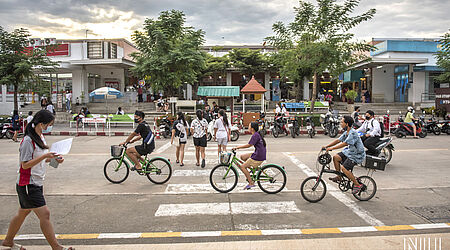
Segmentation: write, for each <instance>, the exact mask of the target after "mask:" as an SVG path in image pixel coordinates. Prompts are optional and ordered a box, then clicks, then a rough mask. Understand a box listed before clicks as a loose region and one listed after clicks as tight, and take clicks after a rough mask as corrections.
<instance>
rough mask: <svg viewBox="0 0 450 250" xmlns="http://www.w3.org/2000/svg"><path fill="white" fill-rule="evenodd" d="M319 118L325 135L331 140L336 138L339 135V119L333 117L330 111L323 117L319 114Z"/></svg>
mask: <svg viewBox="0 0 450 250" xmlns="http://www.w3.org/2000/svg"><path fill="white" fill-rule="evenodd" d="M320 118H321V120H322V122H321V126H322V128H323V130H324V132H325V135H327V134H328V135H329V136H330V137H331V138H334V137H336V136H337V135H338V133H339V117H338V116H335V115H333V114H332V113H331V111H328V112H327V113H326V114H325V115H324V114H321V115H320Z"/></svg>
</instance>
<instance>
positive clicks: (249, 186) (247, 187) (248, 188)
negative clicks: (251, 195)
mask: <svg viewBox="0 0 450 250" xmlns="http://www.w3.org/2000/svg"><path fill="white" fill-rule="evenodd" d="M254 187H255V184H253V185H250V184H248V185H247V186H245V187H244V190H250V189H251V188H254Z"/></svg>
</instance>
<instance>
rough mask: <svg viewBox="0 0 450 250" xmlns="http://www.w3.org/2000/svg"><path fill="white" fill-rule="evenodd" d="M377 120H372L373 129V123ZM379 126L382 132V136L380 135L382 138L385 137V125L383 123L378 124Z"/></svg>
mask: <svg viewBox="0 0 450 250" xmlns="http://www.w3.org/2000/svg"><path fill="white" fill-rule="evenodd" d="M374 120H375V119H373V120H372V128H373V121H374ZM378 124H380V130H381V134H380V138H383V137H384V124H381V122H378Z"/></svg>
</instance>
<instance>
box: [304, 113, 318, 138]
mask: <svg viewBox="0 0 450 250" xmlns="http://www.w3.org/2000/svg"><path fill="white" fill-rule="evenodd" d="M305 122H306V130H307V131H308V135H309V137H310V138H313V137H314V135H316V127H315V126H314V122H313V120H312V117H311V116H308V117H306V120H305Z"/></svg>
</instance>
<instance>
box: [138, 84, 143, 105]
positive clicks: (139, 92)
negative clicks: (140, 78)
mask: <svg viewBox="0 0 450 250" xmlns="http://www.w3.org/2000/svg"><path fill="white" fill-rule="evenodd" d="M143 92H144V91H143V90H142V87H139V88H138V102H143V101H144V99H143V98H142V94H143Z"/></svg>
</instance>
